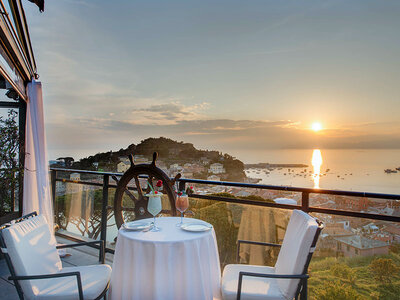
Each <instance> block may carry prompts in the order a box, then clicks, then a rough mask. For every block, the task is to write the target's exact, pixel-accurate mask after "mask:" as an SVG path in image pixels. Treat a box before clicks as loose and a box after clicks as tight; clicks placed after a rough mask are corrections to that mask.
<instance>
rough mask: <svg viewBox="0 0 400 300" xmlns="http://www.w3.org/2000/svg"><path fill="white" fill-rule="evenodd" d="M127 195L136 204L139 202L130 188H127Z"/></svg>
mask: <svg viewBox="0 0 400 300" xmlns="http://www.w3.org/2000/svg"><path fill="white" fill-rule="evenodd" d="M125 193H126V194H127V195H128V196H129V198H131V200H132V201H133V202H134V203H136V202H138V199H136V197H135V195H134V194H133V193H132V192H131V191H130V190H128V188H125Z"/></svg>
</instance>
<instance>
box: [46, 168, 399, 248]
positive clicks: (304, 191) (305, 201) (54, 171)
mask: <svg viewBox="0 0 400 300" xmlns="http://www.w3.org/2000/svg"><path fill="white" fill-rule="evenodd" d="M60 173H63V174H65V173H67V174H68V173H79V174H86V175H96V176H101V177H102V182H92V181H87V180H86V181H85V180H70V179H66V178H62V177H59V176H58V175H59V174H60ZM114 176H116V177H120V176H122V174H121V173H113V172H98V171H86V170H74V169H62V168H51V183H52V191H53V200H54V199H56V182H66V183H67V182H69V183H74V184H83V185H89V186H98V187H102V191H103V198H102V218H101V234H100V239H101V240H104V241H106V234H107V233H106V229H107V211H108V210H109V209H113V207H112V206H109V205H108V195H109V189H110V188H116V187H117V185H116V184H112V183H110V177H111V178H112V177H114ZM178 182H179V189H180V190H184V189H185V186H186V184H189V183H190V184H196V186H199V185H207V186H224V187H236V188H245V189H262V190H275V191H286V192H296V193H301V205H288V204H278V203H274V202H267V201H258V200H249V199H240V198H233V197H221V196H218V195H202V194H196V193H193V194H191V195H190V197H191V198H197V199H206V200H214V201H222V202H229V203H237V204H246V205H253V206H259V207H271V208H279V209H289V210H293V209H300V210H302V211H305V212H307V213H310V212H315V213H322V214H329V215H337V216H346V217H355V218H367V219H371V220H381V221H389V222H400V216H394V215H385V214H376V213H368V212H362V211H356V210H340V209H331V208H322V207H317V206H312V205H310V195H312V194H325V195H336V196H348V197H362V198H371V199H383V200H391V201H393V200H400V195H397V194H383V193H368V192H355V191H341V190H327V189H313V188H301V187H291V186H274V185H263V184H250V183H240V182H226V181H209V180H200V179H188V178H181V179H179V180H178ZM106 250H107V251H108V252H111V253H113V252H114V251H113V249H110V248H107V249H106Z"/></svg>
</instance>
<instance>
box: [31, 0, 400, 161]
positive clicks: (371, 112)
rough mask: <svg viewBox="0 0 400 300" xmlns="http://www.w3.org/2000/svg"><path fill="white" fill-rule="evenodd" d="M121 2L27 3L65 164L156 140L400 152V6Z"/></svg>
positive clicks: (50, 129) (51, 127)
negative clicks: (67, 159) (39, 6)
mask: <svg viewBox="0 0 400 300" xmlns="http://www.w3.org/2000/svg"><path fill="white" fill-rule="evenodd" d="M110 3H111V2H110V1H100V0H97V1H79V0H76V1H75V0H57V1H54V0H53V1H50V0H48V1H46V7H45V12H44V13H43V14H40V13H39V12H38V9H37V7H35V6H34V5H33V4H31V3H29V2H25V9H26V13H27V18H28V22H29V25H30V31H31V39H32V42H33V47H34V50H35V54H36V60H37V64H38V72H39V75H40V80H41V81H42V82H43V87H44V100H45V113H46V126H47V136H48V140H47V142H48V148H49V157H50V158H51V159H54V158H57V157H58V156H63V155H72V156H74V157H75V158H80V157H82V156H86V155H90V154H94V153H97V152H101V151H109V150H118V149H120V148H122V147H126V146H127V145H129V144H131V143H138V142H140V140H142V139H144V138H146V137H150V136H152V137H158V136H166V137H170V138H173V139H178V140H183V141H185V142H192V143H194V144H195V146H196V147H198V148H208V149H216V150H221V151H224V152H228V153H229V152H230V150H232V151H233V150H234V151H240V150H241V149H243V150H248V149H258V150H262V149H269V148H314V147H321V148H400V122H399V114H400V101H399V100H400V32H399V28H400V18H399V15H400V2H399V1H365V0H362V1H264V0H263V1H204V0H203V1H187V0H185V1H183V0H182V1H127V0H124V1H122V0H121V1H113V2H112V4H110ZM314 122H320V123H321V125H322V128H323V129H322V130H320V131H318V132H315V131H312V130H311V127H312V123H314Z"/></svg>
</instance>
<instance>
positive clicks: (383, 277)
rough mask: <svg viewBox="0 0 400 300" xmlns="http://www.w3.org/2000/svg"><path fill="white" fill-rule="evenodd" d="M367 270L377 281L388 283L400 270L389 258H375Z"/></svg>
mask: <svg viewBox="0 0 400 300" xmlns="http://www.w3.org/2000/svg"><path fill="white" fill-rule="evenodd" d="M369 270H370V272H371V274H372V276H374V278H375V279H376V280H377V281H379V282H381V283H388V282H391V280H392V277H393V275H394V274H397V272H398V271H399V270H400V268H399V267H398V266H397V265H396V264H395V263H394V262H393V260H391V259H390V258H376V259H374V260H373V261H372V262H371V264H370V265H369Z"/></svg>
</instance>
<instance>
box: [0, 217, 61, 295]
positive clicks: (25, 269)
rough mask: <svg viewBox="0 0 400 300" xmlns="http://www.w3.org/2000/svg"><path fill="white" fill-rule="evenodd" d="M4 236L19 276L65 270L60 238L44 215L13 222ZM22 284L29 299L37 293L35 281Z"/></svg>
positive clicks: (21, 282) (4, 230)
mask: <svg viewBox="0 0 400 300" xmlns="http://www.w3.org/2000/svg"><path fill="white" fill-rule="evenodd" d="M1 235H2V237H3V241H4V243H5V245H6V248H7V253H8V255H9V257H10V260H11V263H12V266H13V268H14V271H15V274H16V275H17V276H18V275H19V276H24V275H43V274H51V273H55V272H58V271H59V270H61V269H62V263H61V260H60V257H59V255H58V253H57V249H56V239H55V237H54V235H53V234H52V233H51V232H50V228H49V225H48V224H47V222H46V219H45V217H44V216H41V215H39V216H35V217H32V218H29V219H26V220H24V221H22V222H19V223H16V224H12V225H11V226H9V227H7V228H5V229H3V230H2V231H1ZM36 281H37V280H36ZM20 285H21V288H22V290H23V292H24V294H25V295H26V296H27V297H28V298H31V297H32V296H33V295H34V294H35V281H34V280H33V281H30V280H21V281H20Z"/></svg>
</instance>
